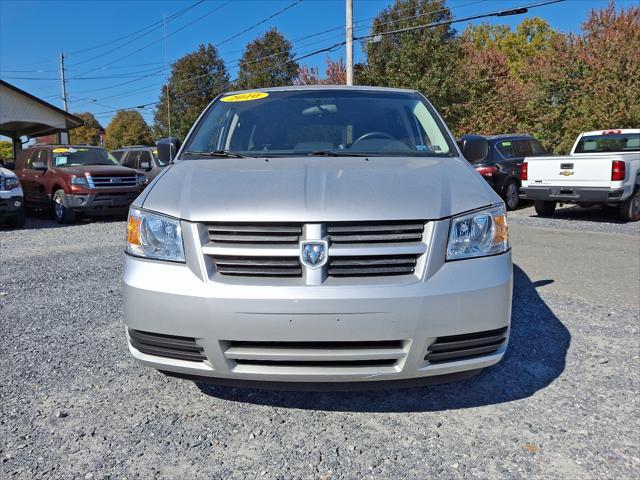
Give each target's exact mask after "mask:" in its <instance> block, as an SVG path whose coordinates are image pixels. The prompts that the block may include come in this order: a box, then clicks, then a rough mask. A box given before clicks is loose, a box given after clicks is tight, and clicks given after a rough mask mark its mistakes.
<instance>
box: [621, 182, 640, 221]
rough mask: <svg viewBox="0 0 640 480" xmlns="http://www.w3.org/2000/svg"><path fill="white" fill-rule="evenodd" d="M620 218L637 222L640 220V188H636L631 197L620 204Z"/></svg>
mask: <svg viewBox="0 0 640 480" xmlns="http://www.w3.org/2000/svg"><path fill="white" fill-rule="evenodd" d="M618 213H619V215H620V218H621V219H622V220H624V221H626V222H637V221H638V220H640V189H638V188H637V189H636V191H635V192H633V195H631V196H630V197H629V198H627V199H626V200H625V201H624V202H622V203H621V204H620V207H619V212H618Z"/></svg>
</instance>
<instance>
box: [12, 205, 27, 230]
mask: <svg viewBox="0 0 640 480" xmlns="http://www.w3.org/2000/svg"><path fill="white" fill-rule="evenodd" d="M25 218H26V214H25V209H24V205H23V206H22V208H21V209H20V210H18V213H16V214H15V215H14V216H12V217H11V218H9V226H10V227H13V228H22V227H24V222H25Z"/></svg>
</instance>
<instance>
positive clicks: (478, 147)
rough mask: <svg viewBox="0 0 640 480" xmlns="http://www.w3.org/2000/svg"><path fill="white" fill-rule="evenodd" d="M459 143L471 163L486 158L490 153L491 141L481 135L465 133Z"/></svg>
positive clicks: (463, 153)
mask: <svg viewBox="0 0 640 480" xmlns="http://www.w3.org/2000/svg"><path fill="white" fill-rule="evenodd" d="M458 145H460V149H461V150H462V155H464V158H466V159H467V161H468V162H469V163H473V162H478V161H480V160H484V159H485V158H487V155H488V154H489V142H487V139H486V138H484V137H482V136H480V135H463V136H462V138H461V139H460V140H459V141H458Z"/></svg>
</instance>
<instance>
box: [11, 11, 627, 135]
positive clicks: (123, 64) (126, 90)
mask: <svg viewBox="0 0 640 480" xmlns="http://www.w3.org/2000/svg"><path fill="white" fill-rule="evenodd" d="M294 1H295V0H231V1H229V0H207V1H205V2H203V3H201V4H198V5H197V6H195V7H193V8H192V9H190V10H189V11H187V12H185V13H184V14H183V15H181V16H180V17H179V18H176V19H174V20H172V21H170V22H168V23H167V33H168V35H169V36H168V38H167V52H166V56H167V59H168V60H169V61H172V60H175V59H177V58H179V57H180V56H182V55H184V54H186V53H188V52H190V51H192V50H194V49H195V48H196V47H197V46H198V44H200V43H206V42H211V43H213V44H218V43H220V42H222V41H223V40H225V39H228V38H229V37H231V36H233V35H235V34H237V33H239V32H241V31H243V30H244V29H246V28H248V27H250V26H252V25H254V24H255V23H257V22H259V21H261V20H263V19H265V18H266V17H269V16H270V15H272V14H274V13H275V12H277V11H279V10H281V9H283V8H285V7H287V6H288V5H291V4H292V3H293V2H294ZM633 1H634V0H618V1H617V3H616V4H617V5H618V6H628V5H630V4H631V3H632V2H633ZM534 2H535V0H529V1H527V0H513V1H511V0H509V1H506V0H476V1H473V0H450V1H449V2H448V5H449V6H450V7H451V9H452V10H453V14H454V16H455V17H466V16H470V15H474V14H478V13H482V12H489V11H493V10H498V9H503V8H511V7H514V6H518V5H526V4H529V3H534ZM195 3H196V0H183V1H176V0H164V1H153V0H147V1H127V0H112V1H90V0H86V1H83V0H75V1H70V0H66V1H65V0H59V1H28V0H24V1H17V0H0V78H2V79H4V80H6V81H8V82H9V83H12V84H14V85H16V86H18V87H19V88H22V89H24V90H26V91H28V92H30V93H32V94H34V95H37V96H40V97H42V98H45V99H46V100H47V101H49V102H51V103H53V104H54V105H57V106H62V100H61V95H60V80H59V75H60V73H59V56H60V52H65V55H66V56H67V60H66V65H67V67H68V70H67V78H68V84H67V93H68V96H69V98H70V103H69V110H70V111H72V112H82V111H90V112H93V113H94V114H97V116H98V120H99V121H100V122H101V123H102V124H103V125H104V126H106V125H107V124H108V122H109V120H110V118H111V117H112V115H113V113H111V111H112V110H115V109H117V108H128V107H135V106H138V105H143V104H146V103H150V102H154V101H156V100H157V98H158V95H159V92H160V88H161V85H162V83H163V79H164V78H165V75H166V70H163V68H164V63H163V62H164V58H165V56H164V55H165V54H164V48H163V41H162V34H163V29H162V23H161V22H162V18H163V14H165V15H167V16H169V15H171V14H173V13H175V12H178V11H180V10H183V9H185V8H187V7H189V6H191V5H194V4H195ZM353 3H354V21H355V22H356V23H355V29H356V34H358V33H360V34H363V33H365V32H367V31H368V29H369V26H370V23H371V19H372V17H374V16H375V15H376V14H377V13H378V12H380V11H381V10H382V9H383V8H385V7H386V6H388V5H390V4H392V3H393V2H392V1H391V0H353ZM607 4H608V0H569V1H566V2H565V3H561V4H556V5H550V6H544V7H540V8H536V9H532V10H531V11H530V12H529V13H528V14H526V15H519V16H514V17H502V18H491V19H487V20H485V21H488V22H490V23H501V24H509V25H516V24H517V23H519V22H520V21H522V19H524V18H526V17H527V16H540V17H542V18H544V19H546V20H547V21H548V22H549V23H550V24H551V25H552V26H553V27H554V28H556V29H559V30H561V31H565V32H569V31H574V32H575V31H578V30H579V28H580V24H581V22H583V21H584V20H585V19H586V17H587V14H588V12H589V11H590V10H591V9H592V8H603V7H605V6H606V5H607ZM344 16H345V2H344V0H303V1H301V2H300V3H298V4H296V5H295V6H293V7H291V8H290V9H288V10H286V11H285V12H284V13H282V14H280V15H278V16H276V17H275V18H273V19H271V20H269V21H267V22H265V23H264V24H262V25H259V26H258V27H256V28H254V29H252V30H250V31H249V32H246V33H244V34H242V35H239V36H238V37H237V38H234V39H231V40H229V41H227V42H226V43H224V44H223V45H221V46H220V47H219V51H220V54H221V55H222V57H223V58H224V59H225V62H226V63H227V67H228V68H229V70H230V72H231V75H232V78H233V74H234V73H235V70H236V68H235V64H236V62H237V61H238V59H239V58H240V56H241V55H242V49H243V48H244V46H245V45H246V43H247V42H248V41H250V40H252V39H254V38H255V37H256V36H258V35H260V34H262V33H263V32H264V31H265V30H267V29H269V28H270V27H273V26H275V27H277V28H278V29H279V30H280V31H281V32H282V33H284V34H285V35H286V36H287V38H289V39H290V40H292V41H294V49H295V52H296V54H297V55H300V54H304V53H307V52H310V51H313V50H316V49H320V48H323V47H326V46H329V45H332V44H334V43H336V42H339V41H341V40H343V37H344V33H343V30H342V29H341V27H344ZM156 22H158V28H156V29H155V30H153V31H151V32H150V33H149V34H147V35H145V36H143V37H142V38H138V39H136V38H135V36H133V37H129V38H127V39H125V40H121V41H117V42H114V40H117V39H118V38H120V37H122V36H125V35H127V34H129V33H132V32H135V31H137V30H140V29H142V28H144V27H146V26H148V25H151V24H154V23H156ZM476 23H477V22H476ZM465 26H466V23H459V24H456V25H455V28H456V29H457V30H458V31H460V30H463V29H464V27H465ZM330 29H333V30H331V31H328V32H327V30H330ZM323 31H324V32H326V33H323V34H321V35H318V36H314V37H313V38H308V39H302V38H303V37H305V36H309V35H311V34H314V33H317V32H323ZM174 32H175V33H174ZM143 33H144V32H143ZM94 47H95V48H94ZM83 50H84V51H83ZM111 50H113V51H111ZM138 50H139V51H138ZM355 51H356V61H358V60H362V59H363V55H362V48H361V46H360V45H359V44H356V46H355ZM330 55H331V56H332V57H339V56H341V55H344V49H343V48H341V49H339V50H338V51H336V52H333V53H331V54H330ZM326 57H327V54H326V53H323V54H320V55H317V56H315V57H311V58H308V59H305V60H304V61H303V63H307V64H311V65H314V66H320V68H321V70H322V69H323V66H324V62H325V60H326ZM34 77H37V78H38V79H32V78H34ZM86 77H111V78H90V79H80V78H86ZM139 77H144V78H139ZM152 111H153V109H152V107H148V108H146V109H143V110H141V113H143V115H144V117H145V118H146V119H147V121H151V120H152V118H153V114H152Z"/></svg>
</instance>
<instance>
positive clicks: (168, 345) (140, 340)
mask: <svg viewBox="0 0 640 480" xmlns="http://www.w3.org/2000/svg"><path fill="white" fill-rule="evenodd" d="M128 333H129V341H130V342H131V346H132V347H133V348H135V349H136V350H138V351H139V352H141V353H145V354H147V355H154V356H158V357H167V358H174V359H177V360H188V361H192V362H202V361H204V360H206V359H207V357H206V356H205V354H204V349H203V348H202V347H201V346H200V345H198V344H197V343H196V339H195V338H193V337H179V336H176V335H165V334H161V333H151V332H143V331H140V330H132V329H129V330H128Z"/></svg>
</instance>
